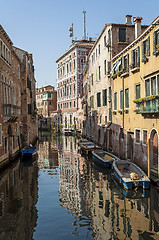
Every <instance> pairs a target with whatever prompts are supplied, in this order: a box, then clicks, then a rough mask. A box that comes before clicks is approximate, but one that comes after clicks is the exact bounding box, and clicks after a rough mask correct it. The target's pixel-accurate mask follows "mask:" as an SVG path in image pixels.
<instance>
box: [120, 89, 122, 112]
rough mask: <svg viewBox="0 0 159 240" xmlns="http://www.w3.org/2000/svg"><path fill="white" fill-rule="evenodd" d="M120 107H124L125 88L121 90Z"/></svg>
mask: <svg viewBox="0 0 159 240" xmlns="http://www.w3.org/2000/svg"><path fill="white" fill-rule="evenodd" d="M120 109H123V90H121V91H120Z"/></svg>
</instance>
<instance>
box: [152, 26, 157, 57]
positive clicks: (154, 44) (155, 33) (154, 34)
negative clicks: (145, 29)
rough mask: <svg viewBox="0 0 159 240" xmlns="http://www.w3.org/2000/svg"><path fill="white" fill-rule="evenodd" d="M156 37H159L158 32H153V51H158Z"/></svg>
mask: <svg viewBox="0 0 159 240" xmlns="http://www.w3.org/2000/svg"><path fill="white" fill-rule="evenodd" d="M156 37H157V32H156V31H155V32H153V52H155V51H156V42H157V41H156Z"/></svg>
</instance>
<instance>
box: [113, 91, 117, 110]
mask: <svg viewBox="0 0 159 240" xmlns="http://www.w3.org/2000/svg"><path fill="white" fill-rule="evenodd" d="M114 110H117V92H116V93H114Z"/></svg>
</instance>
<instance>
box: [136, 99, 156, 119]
mask: <svg viewBox="0 0 159 240" xmlns="http://www.w3.org/2000/svg"><path fill="white" fill-rule="evenodd" d="M150 98H152V99H150ZM134 102H135V101H134ZM135 112H136V113H138V114H142V115H144V114H151V115H152V114H158V113H159V95H152V96H149V98H148V97H146V98H143V99H141V101H140V102H136V110H135Z"/></svg>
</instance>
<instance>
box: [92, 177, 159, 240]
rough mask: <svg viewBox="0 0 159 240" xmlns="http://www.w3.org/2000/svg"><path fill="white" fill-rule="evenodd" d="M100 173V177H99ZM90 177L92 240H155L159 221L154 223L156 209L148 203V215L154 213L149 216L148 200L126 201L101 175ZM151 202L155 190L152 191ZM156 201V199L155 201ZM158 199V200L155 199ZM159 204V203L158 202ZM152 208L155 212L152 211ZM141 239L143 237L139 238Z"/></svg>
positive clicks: (158, 232) (158, 229) (158, 231)
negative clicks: (93, 236) (151, 237)
mask: <svg viewBox="0 0 159 240" xmlns="http://www.w3.org/2000/svg"><path fill="white" fill-rule="evenodd" d="M98 174H99V175H98ZM98 174H97V175H98V178H97V176H93V177H92V181H90V185H91V187H90V188H91V190H92V193H93V196H92V199H90V201H92V206H93V208H92V218H93V229H94V230H93V231H94V234H95V235H96V238H95V239H110V237H113V238H115V239H140V238H141V239H149V236H150V235H152V236H153V239H158V234H159V222H157V217H156V216H159V214H158V212H159V211H158V210H157V209H159V208H158V206H156V205H155V204H154V203H153V201H152V200H151V203H152V206H151V213H154V211H155V210H156V213H157V215H156V216H155V214H152V215H153V216H151V215H150V198H141V199H131V200H128V199H127V198H125V197H124V196H123V195H121V194H119V192H117V189H116V188H115V187H113V188H112V186H113V185H112V184H111V182H110V181H108V180H106V179H104V177H103V174H102V173H98ZM151 193H152V195H151V198H152V199H153V197H154V194H155V193H156V191H154V192H152V190H151ZM155 199H156V198H155ZM156 200H157V199H156ZM158 204H159V201H158ZM154 209H155V210H154ZM142 237H143V238H142Z"/></svg>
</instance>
